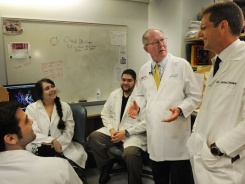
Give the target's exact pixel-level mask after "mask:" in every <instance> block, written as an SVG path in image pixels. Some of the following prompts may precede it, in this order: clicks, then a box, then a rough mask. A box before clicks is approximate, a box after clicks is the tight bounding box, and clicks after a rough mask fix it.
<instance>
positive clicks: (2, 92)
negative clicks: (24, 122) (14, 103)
mask: <svg viewBox="0 0 245 184" xmlns="http://www.w3.org/2000/svg"><path fill="white" fill-rule="evenodd" d="M3 101H9V93H8V91H7V89H6V88H4V87H3V86H0V102H3Z"/></svg>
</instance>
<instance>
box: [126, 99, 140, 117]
mask: <svg viewBox="0 0 245 184" xmlns="http://www.w3.org/2000/svg"><path fill="white" fill-rule="evenodd" d="M139 110H140V107H139V106H138V104H137V102H136V101H135V100H134V101H133V104H132V105H131V106H130V107H129V108H128V116H129V117H131V118H133V119H135V118H136V116H137V114H138V113H139Z"/></svg>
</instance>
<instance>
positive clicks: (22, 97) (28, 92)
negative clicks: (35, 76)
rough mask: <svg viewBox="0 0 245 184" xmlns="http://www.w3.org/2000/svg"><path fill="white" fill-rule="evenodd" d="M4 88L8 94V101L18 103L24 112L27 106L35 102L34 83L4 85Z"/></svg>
mask: <svg viewBox="0 0 245 184" xmlns="http://www.w3.org/2000/svg"><path fill="white" fill-rule="evenodd" d="M4 87H5V88H6V89H7V90H8V92H9V100H16V101H18V102H19V103H20V106H21V108H22V109H23V110H25V109H26V107H27V106H28V105H29V104H31V103H33V102H35V101H36V98H35V95H34V88H35V83H30V84H16V85H5V86H4Z"/></svg>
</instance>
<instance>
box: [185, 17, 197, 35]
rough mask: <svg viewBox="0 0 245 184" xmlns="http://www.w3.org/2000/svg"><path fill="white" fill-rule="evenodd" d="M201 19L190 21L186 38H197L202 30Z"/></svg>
mask: <svg viewBox="0 0 245 184" xmlns="http://www.w3.org/2000/svg"><path fill="white" fill-rule="evenodd" d="M200 24H201V21H190V24H189V29H188V31H187V32H186V34H185V38H186V39H188V38H197V37H198V32H199V30H200Z"/></svg>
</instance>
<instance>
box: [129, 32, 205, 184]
mask: <svg viewBox="0 0 245 184" xmlns="http://www.w3.org/2000/svg"><path fill="white" fill-rule="evenodd" d="M142 40H143V44H144V49H145V51H146V52H148V53H149V54H150V55H151V57H152V60H150V61H149V62H147V63H146V64H144V65H143V66H142V67H141V69H140V72H139V92H138V95H137V98H136V101H137V103H136V102H135V103H134V105H133V106H131V107H130V109H129V115H130V116H131V117H133V118H134V117H135V116H136V114H137V113H138V111H139V109H140V110H141V108H143V107H144V106H146V109H145V116H146V131H147V145H148V146H147V148H148V152H149V154H150V159H151V160H152V161H153V162H152V163H153V164H152V171H153V177H154V181H155V183H156V184H169V183H171V184H183V183H188V184H191V183H193V177H192V172H191V165H190V161H189V155H188V152H187V148H186V142H187V139H188V138H189V136H190V134H191V118H190V115H191V113H192V112H193V110H194V109H195V108H196V107H197V105H198V104H199V102H200V99H201V91H200V88H199V86H198V84H197V81H196V78H195V75H194V73H193V71H192V68H191V66H190V64H189V63H188V62H187V61H186V60H184V59H182V58H178V57H175V56H173V55H171V54H169V53H168V51H167V42H166V38H165V37H164V34H163V32H162V31H161V30H158V29H149V30H147V31H146V32H145V34H144V35H143V39H142ZM154 79H155V80H154Z"/></svg>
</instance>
